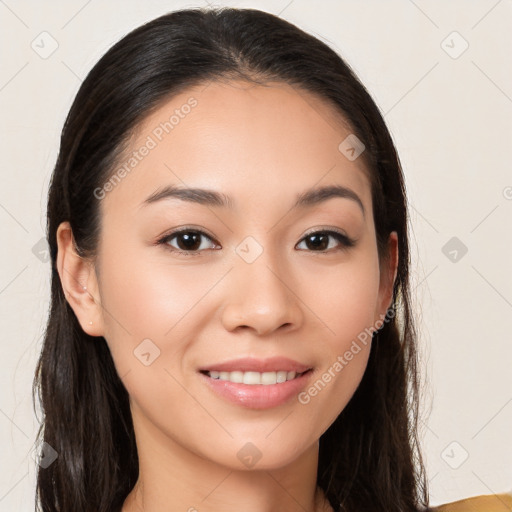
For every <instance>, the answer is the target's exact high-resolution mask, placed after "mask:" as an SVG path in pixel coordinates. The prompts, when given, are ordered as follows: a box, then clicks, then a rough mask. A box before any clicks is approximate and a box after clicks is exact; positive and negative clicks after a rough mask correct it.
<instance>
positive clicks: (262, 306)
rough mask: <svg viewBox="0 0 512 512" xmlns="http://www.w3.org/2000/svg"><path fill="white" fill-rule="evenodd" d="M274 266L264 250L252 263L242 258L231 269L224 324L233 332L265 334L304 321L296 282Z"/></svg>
mask: <svg viewBox="0 0 512 512" xmlns="http://www.w3.org/2000/svg"><path fill="white" fill-rule="evenodd" d="M282 267H283V266H277V265H276V260H275V258H271V257H270V254H269V253H268V252H267V251H263V253H262V254H261V255H260V256H259V257H258V258H257V259H256V260H255V261H253V262H252V263H247V262H246V261H244V260H243V259H240V260H238V261H237V262H236V263H235V268H234V269H233V270H232V272H230V276H229V284H228V292H227V299H226V302H227V303H226V304H225V306H224V309H223V312H222V323H223V325H224V327H225V328H226V329H227V330H228V331H230V332H232V331H235V330H237V329H252V330H254V331H255V332H256V333H257V334H258V335H260V336H264V335H267V334H271V333H274V332H275V331H278V330H283V331H284V330H286V331H290V330H295V329H297V328H299V326H300V325H301V323H302V321H303V310H302V308H301V300H300V297H299V295H298V293H297V292H298V290H295V289H294V288H296V286H294V284H296V281H295V280H294V279H293V277H292V276H291V273H290V271H289V267H288V271H286V272H285V271H283V270H282Z"/></svg>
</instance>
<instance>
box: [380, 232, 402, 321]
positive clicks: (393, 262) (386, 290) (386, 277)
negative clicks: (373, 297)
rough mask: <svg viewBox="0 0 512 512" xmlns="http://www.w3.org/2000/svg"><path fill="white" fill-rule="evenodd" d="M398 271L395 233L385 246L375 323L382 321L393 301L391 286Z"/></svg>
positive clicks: (390, 236)
mask: <svg viewBox="0 0 512 512" xmlns="http://www.w3.org/2000/svg"><path fill="white" fill-rule="evenodd" d="M397 270H398V235H397V232H396V231H393V232H391V233H390V235H389V238H388V244H387V253H386V255H385V257H384V259H383V264H382V267H381V269H380V284H379V298H378V303H377V311H376V312H375V314H376V317H375V322H377V321H378V320H379V319H380V321H382V320H383V319H384V317H385V315H386V313H387V311H388V309H389V307H390V305H391V302H392V300H393V286H394V284H395V279H396V274H397Z"/></svg>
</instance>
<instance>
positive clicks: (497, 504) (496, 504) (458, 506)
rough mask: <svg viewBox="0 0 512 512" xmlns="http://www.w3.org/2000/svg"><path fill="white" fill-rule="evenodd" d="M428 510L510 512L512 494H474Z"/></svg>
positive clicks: (435, 511) (445, 511) (511, 510)
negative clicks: (472, 496) (471, 496)
mask: <svg viewBox="0 0 512 512" xmlns="http://www.w3.org/2000/svg"><path fill="white" fill-rule="evenodd" d="M429 512H512V494H491V495H486V496H475V497H474V498H467V499H464V500H459V501H454V502H452V503H446V504H445V505H439V506H438V507H433V508H430V509H429Z"/></svg>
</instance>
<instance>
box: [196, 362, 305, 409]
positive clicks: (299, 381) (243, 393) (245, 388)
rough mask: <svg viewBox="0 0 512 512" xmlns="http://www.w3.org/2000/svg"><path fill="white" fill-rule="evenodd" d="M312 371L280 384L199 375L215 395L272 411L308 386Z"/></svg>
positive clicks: (246, 405)
mask: <svg viewBox="0 0 512 512" xmlns="http://www.w3.org/2000/svg"><path fill="white" fill-rule="evenodd" d="M311 373H312V371H311V370H308V371H307V372H305V373H303V374H302V375H301V376H300V377H296V378H295V379H292V380H287V381H286V382H282V383H279V384H268V385H265V384H238V383H236V382H231V381H228V380H220V379H212V378H211V377H209V376H208V375H205V374H204V373H199V375H200V376H201V378H202V379H203V380H204V381H205V383H206V384H207V385H208V386H209V387H210V389H212V390H213V391H214V392H215V393H217V394H218V395H220V396H221V397H223V398H225V399H227V400H229V401H230V402H232V403H235V404H237V405H241V406H242V407H247V408H249V409H270V408H271V407H277V406H278V405H282V404H285V403H286V402H288V401H289V400H290V399H291V398H292V397H293V396H296V395H298V394H299V393H300V391H301V390H302V389H303V388H304V387H305V386H306V383H307V381H308V380H309V377H310V375H311Z"/></svg>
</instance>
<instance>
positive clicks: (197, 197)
mask: <svg viewBox="0 0 512 512" xmlns="http://www.w3.org/2000/svg"><path fill="white" fill-rule="evenodd" d="M333 197H341V198H343V199H350V200H352V201H354V202H356V203H357V204H358V206H359V207H360V208H361V211H362V212H363V216H365V209H364V205H363V202H362V201H361V198H360V197H359V196H358V195H357V194H356V193H355V192H354V191H353V190H352V189H350V188H347V187H343V186H341V185H329V186H325V187H319V188H312V189H309V190H306V191H305V192H302V193H301V194H298V195H297V197H296V201H295V204H294V205H293V206H292V209H294V208H306V207H308V206H313V205H317V204H319V203H321V202H323V201H327V200H328V199H331V198H333ZM173 198H174V199H181V200H182V201H189V202H192V203H197V204H201V205H204V206H214V207H220V208H233V206H234V202H233V199H232V198H231V197H230V196H227V195H226V194H223V193H222V192H216V191H214V190H207V189H203V188H189V187H178V186H176V185H167V186H165V187H163V188H161V189H158V190H156V191H155V192H153V194H151V195H150V196H149V197H147V198H146V199H145V200H144V201H143V202H142V204H141V206H147V205H150V204H153V203H156V202H158V201H162V200H164V199H173Z"/></svg>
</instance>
